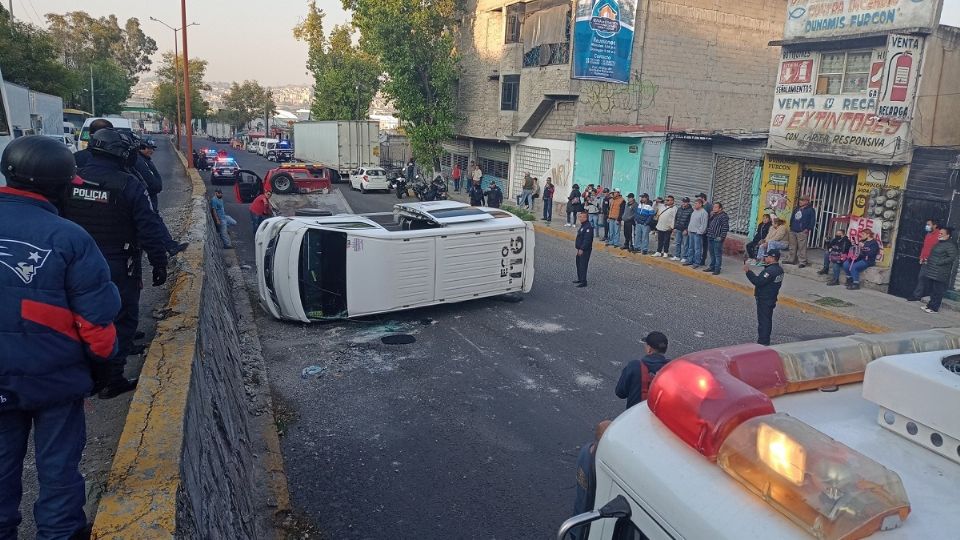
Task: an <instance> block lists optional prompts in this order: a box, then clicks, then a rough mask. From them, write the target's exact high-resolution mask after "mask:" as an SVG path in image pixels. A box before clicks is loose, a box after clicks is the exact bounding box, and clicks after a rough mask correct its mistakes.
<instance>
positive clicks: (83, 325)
mask: <svg viewBox="0 0 960 540" xmlns="http://www.w3.org/2000/svg"><path fill="white" fill-rule="evenodd" d="M0 295H2V296H3V302H0V414H2V413H3V412H5V411H10V410H37V409H42V408H44V407H48V406H52V405H57V404H60V403H67V402H70V401H75V400H77V399H81V398H83V397H85V396H86V395H88V394H89V393H90V391H91V389H92V388H93V381H92V379H91V377H90V368H91V363H92V362H106V360H107V358H109V357H110V356H112V355H113V354H115V352H116V350H117V335H116V331H115V329H114V326H113V319H114V317H116V315H117V312H118V311H119V310H120V295H119V293H118V292H117V288H116V287H115V286H114V284H113V283H111V282H110V270H109V269H108V268H107V262H106V261H105V260H104V259H103V255H101V254H100V250H99V249H97V245H96V244H95V243H94V241H93V239H92V238H91V237H90V235H89V234H87V232H86V231H84V230H83V229H82V228H81V227H80V226H79V225H77V224H76V223H73V222H70V221H67V220H66V219H63V218H61V217H59V216H58V215H57V210H56V208H55V207H54V206H53V205H52V204H50V203H49V202H47V200H46V199H45V198H43V197H41V196H40V195H37V194H34V193H30V192H26V191H21V190H17V189H13V188H10V187H0Z"/></svg>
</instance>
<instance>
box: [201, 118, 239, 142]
mask: <svg viewBox="0 0 960 540" xmlns="http://www.w3.org/2000/svg"><path fill="white" fill-rule="evenodd" d="M231 135H233V128H231V127H230V124H226V123H223V122H207V137H208V138H209V139H210V140H211V141H213V142H215V143H219V144H224V143H227V142H230V136H231Z"/></svg>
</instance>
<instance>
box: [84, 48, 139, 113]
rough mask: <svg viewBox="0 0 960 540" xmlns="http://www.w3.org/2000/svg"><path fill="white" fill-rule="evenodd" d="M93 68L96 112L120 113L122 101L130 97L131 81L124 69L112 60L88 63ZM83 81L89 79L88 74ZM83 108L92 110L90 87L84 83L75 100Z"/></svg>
mask: <svg viewBox="0 0 960 540" xmlns="http://www.w3.org/2000/svg"><path fill="white" fill-rule="evenodd" d="M90 68H92V70H93V93H94V97H95V98H96V106H97V107H96V114H97V115H98V116H103V115H107V114H120V112H122V111H123V102H125V101H126V100H127V98H129V97H130V88H131V87H132V86H133V81H132V80H131V79H130V77H129V75H127V72H126V70H124V69H123V68H122V67H120V66H119V65H117V63H116V62H114V61H112V60H107V59H104V60H99V61H95V62H93V63H92V64H90ZM82 80H84V81H85V82H88V81H89V80H90V76H89V74H88V75H87V77H83V79H82ZM76 103H77V104H78V105H80V106H81V107H83V109H84V110H87V111H91V112H92V111H93V104H92V103H91V102H90V88H89V87H88V86H87V85H86V84H85V85H84V88H83V90H82V92H81V94H80V98H79V99H78V100H77V102H76Z"/></svg>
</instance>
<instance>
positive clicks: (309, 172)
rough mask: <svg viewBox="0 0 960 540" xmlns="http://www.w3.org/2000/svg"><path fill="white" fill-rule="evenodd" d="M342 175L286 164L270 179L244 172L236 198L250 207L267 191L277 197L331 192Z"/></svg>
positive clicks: (315, 166) (317, 166) (316, 166)
mask: <svg viewBox="0 0 960 540" xmlns="http://www.w3.org/2000/svg"><path fill="white" fill-rule="evenodd" d="M338 176H339V175H338V174H337V172H336V171H334V170H333V169H329V168H327V167H324V166H323V165H320V164H314V163H284V164H283V165H280V166H279V167H276V168H274V169H270V170H269V171H267V177H266V178H263V179H262V178H260V176H259V175H258V174H256V173H255V172H253V171H249V170H241V171H240V174H239V178H238V180H237V183H236V186H235V188H234V194H235V195H236V197H237V202H244V203H249V202H252V201H253V199H255V198H256V197H257V195H259V194H261V193H263V192H264V191H273V192H275V193H309V192H311V191H319V190H321V189H328V190H329V189H330V186H331V182H332V181H333V180H334V179H335V178H337V177H338Z"/></svg>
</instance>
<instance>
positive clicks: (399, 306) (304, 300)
mask: <svg viewBox="0 0 960 540" xmlns="http://www.w3.org/2000/svg"><path fill="white" fill-rule="evenodd" d="M534 243H535V236H534V229H533V225H532V224H531V223H526V222H524V221H523V220H521V219H519V218H518V217H516V216H514V215H513V214H511V213H509V212H505V211H503V210H500V209H497V208H482V207H473V206H468V205H466V204H463V203H460V202H455V201H432V202H423V203H406V204H397V205H395V206H394V209H393V212H384V213H375V214H360V215H355V214H339V215H334V216H296V217H277V218H271V219H268V220H266V221H264V222H263V223H262V224H261V225H260V228H259V229H258V231H257V235H256V253H257V255H256V257H257V259H256V261H257V280H258V285H259V295H260V303H261V304H262V305H263V307H264V309H266V310H267V311H268V312H269V313H270V314H271V315H273V316H274V317H276V318H278V319H289V320H294V321H302V322H310V321H320V320H330V319H342V318H349V317H360V316H364V315H372V314H376V313H386V312H390V311H399V310H404V309H413V308H418V307H424V306H430V305H435V304H449V303H454V302H463V301H465V300H473V299H476V298H484V297H488V296H497V295H502V294H508V293H519V292H530V289H531V288H532V286H533V275H534V267H533V263H534V257H533V254H534Z"/></svg>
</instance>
